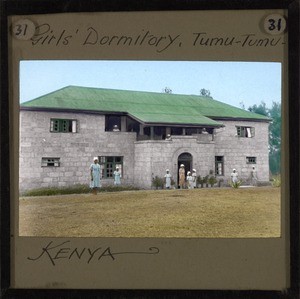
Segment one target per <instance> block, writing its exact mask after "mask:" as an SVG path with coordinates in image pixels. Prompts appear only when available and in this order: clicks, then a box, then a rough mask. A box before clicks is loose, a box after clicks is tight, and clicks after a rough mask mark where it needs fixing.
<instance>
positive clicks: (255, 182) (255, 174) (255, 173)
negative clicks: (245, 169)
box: [251, 166, 257, 186]
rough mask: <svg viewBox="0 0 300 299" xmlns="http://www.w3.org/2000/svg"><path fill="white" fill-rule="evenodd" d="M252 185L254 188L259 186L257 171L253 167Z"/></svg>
mask: <svg viewBox="0 0 300 299" xmlns="http://www.w3.org/2000/svg"><path fill="white" fill-rule="evenodd" d="M251 183H252V185H253V186H257V171H256V168H255V166H253V167H252V170H251Z"/></svg>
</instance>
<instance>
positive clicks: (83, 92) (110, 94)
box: [21, 86, 270, 126]
mask: <svg viewBox="0 0 300 299" xmlns="http://www.w3.org/2000/svg"><path fill="white" fill-rule="evenodd" d="M22 107H27V108H40V109H59V110H80V111H95V112H96V111H97V112H101V113H112V112H119V113H125V114H128V115H130V116H132V117H133V118H135V119H137V120H139V121H140V122H143V123H146V124H148V123H149V124H151V123H156V124H157V123H161V124H189V125H207V126H220V125H221V123H219V122H218V120H221V119H227V118H229V119H245V120H254V121H270V119H269V118H267V117H265V116H263V115H260V114H256V113H252V112H249V111H246V110H243V109H240V108H236V107H234V106H231V105H228V104H224V103H222V102H219V101H216V100H214V99H212V98H210V97H201V96H196V95H178V94H167V93H155V92H142V91H129V90H114V89H102V88H90V87H79V86H67V87H64V88H62V89H59V90H57V91H54V92H52V93H49V94H46V95H43V96H41V97H38V98H36V99H34V100H31V101H28V102H25V103H22V104H21V108H22Z"/></svg>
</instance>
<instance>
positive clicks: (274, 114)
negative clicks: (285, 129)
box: [248, 102, 281, 174]
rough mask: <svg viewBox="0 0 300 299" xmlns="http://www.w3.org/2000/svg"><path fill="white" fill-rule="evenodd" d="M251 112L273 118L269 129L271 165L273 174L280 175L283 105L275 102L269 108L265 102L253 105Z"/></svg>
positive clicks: (250, 108)
mask: <svg viewBox="0 0 300 299" xmlns="http://www.w3.org/2000/svg"><path fill="white" fill-rule="evenodd" d="M248 110H249V111H251V112H254V113H258V114H261V115H265V116H267V117H269V118H271V119H272V120H271V123H270V127H269V165H270V171H271V173H272V174H278V173H280V158H281V103H277V102H273V103H272V107H271V108H268V107H267V106H266V103H265V102H261V103H260V104H259V105H256V104H255V105H253V106H251V107H249V108H248Z"/></svg>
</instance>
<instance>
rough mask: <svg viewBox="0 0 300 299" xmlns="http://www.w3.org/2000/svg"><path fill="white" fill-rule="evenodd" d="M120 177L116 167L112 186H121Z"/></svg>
mask: <svg viewBox="0 0 300 299" xmlns="http://www.w3.org/2000/svg"><path fill="white" fill-rule="evenodd" d="M121 177H122V176H121V172H120V171H119V167H116V170H115V171H114V185H121Z"/></svg>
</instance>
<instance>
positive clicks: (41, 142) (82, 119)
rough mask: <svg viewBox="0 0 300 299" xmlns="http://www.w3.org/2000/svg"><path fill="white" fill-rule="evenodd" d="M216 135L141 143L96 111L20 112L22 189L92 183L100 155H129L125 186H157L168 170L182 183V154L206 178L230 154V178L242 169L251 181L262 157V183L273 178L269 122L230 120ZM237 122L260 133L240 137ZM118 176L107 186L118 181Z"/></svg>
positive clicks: (227, 168)
mask: <svg viewBox="0 0 300 299" xmlns="http://www.w3.org/2000/svg"><path fill="white" fill-rule="evenodd" d="M50 118H60V119H76V120H77V121H78V128H79V130H78V132H76V133H51V132H50ZM223 123H224V125H225V127H223V128H220V129H217V130H215V134H214V135H210V134H207V135H204V134H200V135H192V136H172V140H171V141H167V140H144V141H137V140H136V133H131V132H105V117H104V116H102V115H96V114H81V113H58V112H57V113H54V112H34V111H21V112H20V160H19V165H20V171H19V173H20V174H19V181H20V191H21V192H22V191H25V190H28V189H34V188H40V187H51V186H70V185H74V184H88V183H89V177H90V176H89V166H90V164H91V163H92V162H93V157H94V156H123V179H122V183H123V184H134V185H136V186H138V187H141V188H151V181H152V178H153V177H155V176H156V175H157V176H159V177H163V176H164V175H165V172H166V169H167V168H168V169H169V170H170V172H171V174H172V175H173V179H174V180H175V182H176V183H177V172H178V157H179V155H180V154H182V153H190V154H191V155H192V164H191V169H192V168H195V169H196V170H197V175H201V176H206V175H208V174H209V172H210V170H213V171H214V169H215V156H223V157H224V176H223V177H222V178H223V179H225V180H226V181H227V180H228V179H229V178H230V174H231V172H232V169H233V168H236V169H237V171H238V173H239V176H240V178H242V179H243V180H247V179H248V178H249V175H250V171H251V168H252V166H253V164H247V162H246V157H256V159H257V163H256V164H255V166H256V168H257V173H258V179H259V180H260V181H268V180H269V161H268V126H269V124H268V123H264V122H245V121H224V122H223ZM236 126H249V127H255V136H254V137H252V138H242V137H238V136H237V131H236ZM42 157H58V158H60V167H42V166H41V160H42ZM112 183H113V180H112V179H106V180H103V184H104V185H105V184H112Z"/></svg>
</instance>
